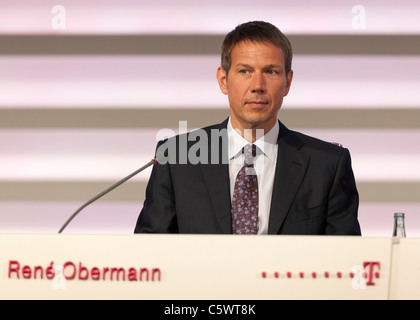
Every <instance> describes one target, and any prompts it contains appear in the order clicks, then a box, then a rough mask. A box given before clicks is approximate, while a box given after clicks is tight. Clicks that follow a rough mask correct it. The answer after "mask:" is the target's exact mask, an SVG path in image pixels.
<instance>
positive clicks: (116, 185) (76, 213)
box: [58, 159, 157, 233]
mask: <svg viewBox="0 0 420 320" xmlns="http://www.w3.org/2000/svg"><path fill="white" fill-rule="evenodd" d="M156 162H157V160H156V159H153V160H151V161H150V162H148V163H147V164H146V165H144V166H143V167H141V168H140V169H138V170H136V171H134V172H133V173H131V174H130V175H128V176H127V177H125V178H123V179H121V180H120V181H118V182H117V183H115V184H113V185H112V186H110V187H109V188H108V189H106V190H104V191H102V192H101V193H100V194H98V195H97V196H95V197H93V198H92V199H90V200H89V201H87V202H86V203H85V204H83V205H82V206H81V207H80V208H79V209H77V210H76V211H75V212H74V213H73V214H72V215H71V217H70V218H68V219H67V221H66V223H64V225H63V226H62V227H61V229H60V231H58V233H62V232H63V230H64V229H65V228H66V227H67V225H68V224H69V223H70V222H71V221H72V220H73V219H74V218H75V217H76V216H77V215H78V214H79V212H80V211H82V210H83V209H84V208H86V207H87V206H88V205H90V204H92V203H93V202H95V201H96V200H98V199H99V198H101V197H103V196H104V195H106V194H107V193H108V192H110V191H112V190H114V189H115V188H116V187H118V186H119V185H121V184H123V183H124V182H126V181H127V180H129V179H131V178H132V177H134V176H135V175H137V174H139V173H140V172H142V171H143V170H145V169H146V168H148V167H150V166H151V165H154V164H156Z"/></svg>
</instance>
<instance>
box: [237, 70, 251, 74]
mask: <svg viewBox="0 0 420 320" xmlns="http://www.w3.org/2000/svg"><path fill="white" fill-rule="evenodd" d="M239 73H241V74H248V73H249V72H248V70H246V69H242V70H239Z"/></svg>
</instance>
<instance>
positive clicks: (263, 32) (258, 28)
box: [221, 21, 293, 75]
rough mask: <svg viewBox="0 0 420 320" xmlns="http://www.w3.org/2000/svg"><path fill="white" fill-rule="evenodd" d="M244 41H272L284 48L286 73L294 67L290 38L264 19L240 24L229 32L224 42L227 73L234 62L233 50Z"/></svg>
mask: <svg viewBox="0 0 420 320" xmlns="http://www.w3.org/2000/svg"><path fill="white" fill-rule="evenodd" d="M242 41H252V42H271V43H272V44H274V45H275V46H276V47H278V48H281V49H282V50H283V53H284V56H285V69H286V70H285V71H286V75H287V74H288V73H289V71H290V70H291V69H292V56H293V54H292V45H291V44H290V41H289V39H287V37H286V36H285V35H284V34H283V33H282V32H281V31H280V30H279V29H278V28H277V27H276V26H274V25H272V24H271V23H268V22H264V21H250V22H246V23H243V24H240V25H238V26H237V27H236V28H235V29H234V30H232V31H231V32H229V33H228V34H227V35H226V37H225V40H224V41H223V44H222V61H221V65H222V68H223V70H224V71H225V72H226V75H227V74H228V72H229V69H230V66H231V63H232V50H233V48H235V46H236V45H237V44H238V43H240V42H242Z"/></svg>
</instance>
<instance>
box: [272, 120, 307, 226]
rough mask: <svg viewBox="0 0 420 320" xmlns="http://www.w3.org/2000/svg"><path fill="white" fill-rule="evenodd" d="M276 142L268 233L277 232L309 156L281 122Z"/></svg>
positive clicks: (299, 182)
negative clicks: (275, 161) (275, 160)
mask: <svg viewBox="0 0 420 320" xmlns="http://www.w3.org/2000/svg"><path fill="white" fill-rule="evenodd" d="M277 143H278V151H277V164H276V172H275V176H274V186H273V195H272V200H271V209H270V219H269V225H268V233H269V234H277V233H278V232H279V230H280V228H281V226H282V224H283V222H284V219H285V218H286V216H287V213H288V211H289V208H290V206H291V204H292V202H293V199H294V198H295V195H296V193H297V191H298V189H299V186H300V185H301V182H302V179H303V177H304V175H305V171H306V168H307V165H308V162H309V156H308V155H307V154H306V153H304V152H303V151H302V150H301V147H302V146H303V143H302V142H301V141H300V140H299V139H298V138H296V137H295V136H294V135H293V134H292V132H291V131H289V130H288V129H287V128H286V127H285V126H284V125H283V124H282V123H280V133H279V138H278V142H277Z"/></svg>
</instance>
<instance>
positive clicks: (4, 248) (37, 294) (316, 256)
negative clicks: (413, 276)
mask: <svg viewBox="0 0 420 320" xmlns="http://www.w3.org/2000/svg"><path fill="white" fill-rule="evenodd" d="M390 261H391V239H380V238H363V237H312V236H304V237H302V236H256V237H255V236H232V235H129V236H107V235H99V236H98V235H0V268H1V269H0V288H1V289H0V298H1V299H16V298H18V299H161V300H166V299H195V300H196V299H199V300H200V299H255V300H258V299H387V298H388V287H389V278H390ZM53 270H54V271H53Z"/></svg>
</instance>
